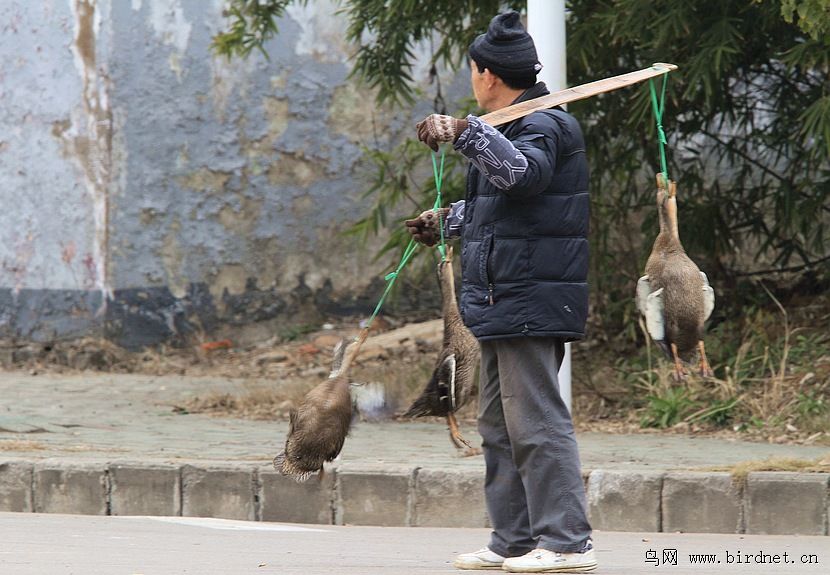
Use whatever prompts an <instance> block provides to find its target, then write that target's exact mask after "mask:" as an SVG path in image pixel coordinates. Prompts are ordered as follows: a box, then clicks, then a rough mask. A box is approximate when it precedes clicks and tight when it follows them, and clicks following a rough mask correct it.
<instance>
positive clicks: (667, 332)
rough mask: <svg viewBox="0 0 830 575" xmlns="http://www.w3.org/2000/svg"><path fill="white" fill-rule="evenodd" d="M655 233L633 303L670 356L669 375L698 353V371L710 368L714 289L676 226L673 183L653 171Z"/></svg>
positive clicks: (708, 373)
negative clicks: (706, 329)
mask: <svg viewBox="0 0 830 575" xmlns="http://www.w3.org/2000/svg"><path fill="white" fill-rule="evenodd" d="M657 209H658V217H659V221H660V233H659V234H658V235H657V238H656V239H655V240H654V246H653V248H652V250H651V255H650V256H649V258H648V261H647V262H646V269H645V272H646V275H644V276H643V277H641V278H640V280H639V281H638V282H637V307H638V308H639V310H640V313H641V314H642V315H643V316H644V317H645V320H646V328H647V330H648V333H649V335H650V336H651V338H652V339H653V340H654V341H655V342H656V343H657V344H658V345H659V346H660V347H661V348H662V349H663V351H664V352H665V353H666V355H667V357H668V358H669V359H670V360H672V361H674V376H675V379H676V380H678V381H679V380H680V379H682V378H683V377H684V376H685V371H684V369H683V365H682V361H690V360H691V359H692V357H693V355H694V353H695V351H698V352H699V353H700V373H701V375H702V376H704V377H710V376H711V375H712V370H711V368H710V367H709V362H708V360H707V359H706V349H705V348H704V345H703V325H704V323H705V321H706V320H707V319H708V318H709V316H710V315H711V314H712V310H713V309H714V307H715V292H714V291H713V290H712V288H711V287H710V286H709V281H708V279H707V278H706V274H704V273H703V272H701V271H700V269H698V267H697V266H696V265H695V263H694V262H693V261H692V260H691V259H690V258H689V256H687V255H686V251H685V250H684V249H683V245H682V244H681V243H680V234H679V232H678V226H677V185H676V183H675V182H669V184H668V186H667V185H666V183H665V179H664V178H663V174H657Z"/></svg>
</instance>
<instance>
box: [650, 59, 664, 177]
mask: <svg viewBox="0 0 830 575" xmlns="http://www.w3.org/2000/svg"><path fill="white" fill-rule="evenodd" d="M668 79H669V73H668V72H666V73H665V74H663V89H662V91H661V93H660V103H659V104H658V103H657V90H656V88H655V87H654V79H649V81H648V86H649V90H650V91H651V108H652V110H654V118H655V120H656V121H657V141H658V142H659V144H660V166H661V167H662V168H663V177H664V178H665V181H666V183H667V184H668V181H669V168H668V166H667V164H666V144H667V143H668V142H667V141H666V132H664V131H663V109H664V106H665V104H666V84H667V83H668Z"/></svg>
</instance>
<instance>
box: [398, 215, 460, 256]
mask: <svg viewBox="0 0 830 575" xmlns="http://www.w3.org/2000/svg"><path fill="white" fill-rule="evenodd" d="M449 212H450V209H449V208H439V209H438V210H427V211H425V212H422V213H421V215H419V216H418V217H417V218H415V219H414V220H406V221H405V222H404V225H405V226H406V231H408V232H409V233H410V234H412V237H413V238H415V241H417V242H420V243H422V244H424V245H425V246H429V247H432V246H434V245H435V244H437V243H438V241H439V240H440V239H441V230H440V229H439V228H438V226H439V225H442V224H443V222H444V220H446V219H447V214H448V213H449ZM439 221H440V223H439Z"/></svg>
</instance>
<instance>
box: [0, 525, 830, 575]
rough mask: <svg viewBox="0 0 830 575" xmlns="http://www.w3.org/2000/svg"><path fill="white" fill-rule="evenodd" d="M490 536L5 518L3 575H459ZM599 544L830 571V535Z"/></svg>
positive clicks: (611, 567)
mask: <svg viewBox="0 0 830 575" xmlns="http://www.w3.org/2000/svg"><path fill="white" fill-rule="evenodd" d="M487 533H488V532H487V530H485V529H427V528H392V527H329V526H326V527H322V528H317V527H313V528H312V527H310V526H301V525H287V524H277V523H249V522H240V521H227V520H221V519H199V518H188V517H174V518H161V517H156V518H147V517H92V516H71V515H37V514H15V513H0V573H2V575H81V574H83V575H138V574H140V575H168V574H187V573H193V574H199V575H213V574H217V575H219V574H221V575H236V574H240V575H244V574H249V573H250V574H258V575H260V574H276V573H279V574H285V575H294V574H296V575H300V574H302V575H315V574H327V575H329V574H331V575H340V574H344V575H352V574H353V575H375V574H377V575H403V574H407V575H408V574H413V575H414V574H417V575H423V574H439V573H445V574H449V573H459V572H458V571H456V570H454V569H453V568H452V566H451V560H452V557H453V556H454V555H455V554H456V553H459V552H462V551H468V550H474V549H476V548H478V547H480V546H481V544H482V543H483V542H485V541H486V538H487ZM595 541H596V546H597V550H598V559H599V561H600V568H599V569H598V570H597V571H596V572H597V573H601V574H607V575H622V574H634V573H654V574H661V573H665V574H672V575H700V574H703V573H723V574H727V575H732V574H734V575H740V574H749V573H752V574H753V575H763V574H775V575H790V574H792V575H802V574H804V575H807V574H810V573H822V574H826V573H828V572H830V539H828V538H827V537H784V536H762V535H690V534H672V533H654V534H642V533H611V532H606V533H600V532H597V533H595ZM672 549H674V550H676V552H677V555H676V557H677V565H673V564H671V563H669V564H665V565H663V564H660V565H659V566H658V565H654V563H653V562H652V563H647V562H646V559H647V553H648V552H649V551H653V552H654V555H653V556H654V557H655V558H656V559H657V561H658V562H660V563H662V561H663V559H664V555H666V556H667V558H668V559H671V556H672V552H671V550H672ZM761 553H762V554H765V556H766V557H764V556H761V555H759V554H761ZM784 553H786V554H787V555H786V557H785V556H784ZM690 554H696V555H697V554H706V555H709V554H714V558H713V559H714V560H715V562H716V563H715V564H714V565H712V566H701V565H692V564H691V563H690V559H689V555H690ZM776 555H777V556H778V561H779V563H778V564H770V563H766V564H761V565H759V564H757V561H760V560H768V561H774V560H775V559H774V558H775V556H776ZM738 557H739V558H740V561H741V563H740V564H739V563H738V562H737V561H738V559H737V558H738ZM730 558H731V561H732V562H731V563H730V562H729V560H730ZM785 560H786V561H787V563H786V564H782V563H781V562H782V561H785ZM717 561H720V564H718V563H717ZM802 561H805V562H806V563H802Z"/></svg>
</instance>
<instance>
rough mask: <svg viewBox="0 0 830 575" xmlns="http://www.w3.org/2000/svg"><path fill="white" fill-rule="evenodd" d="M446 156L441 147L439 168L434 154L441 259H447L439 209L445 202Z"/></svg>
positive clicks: (433, 207)
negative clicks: (443, 200) (442, 198)
mask: <svg viewBox="0 0 830 575" xmlns="http://www.w3.org/2000/svg"><path fill="white" fill-rule="evenodd" d="M445 156H446V153H445V151H444V149H443V148H441V167H440V168H438V167H437V166H436V162H435V153H434V152H433V154H432V175H433V177H434V178H435V204H433V206H432V209H433V211H434V212H435V214H436V215H437V216H438V231H439V233H440V234H441V243H440V244H438V251H439V252H441V261H447V246H446V242H445V241H444V221H443V219H442V218H441V212H439V211H438V208H440V207H441V204H442V203H443V202H442V200H441V183H442V182H443V181H444V157H445Z"/></svg>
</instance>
